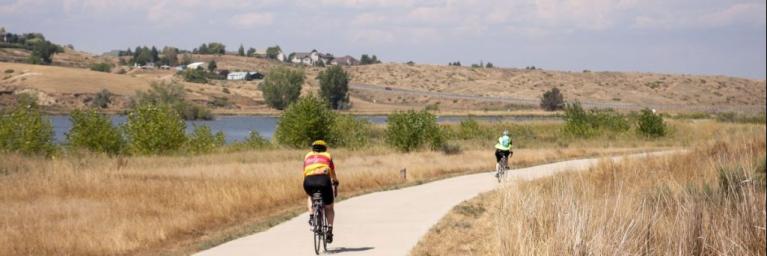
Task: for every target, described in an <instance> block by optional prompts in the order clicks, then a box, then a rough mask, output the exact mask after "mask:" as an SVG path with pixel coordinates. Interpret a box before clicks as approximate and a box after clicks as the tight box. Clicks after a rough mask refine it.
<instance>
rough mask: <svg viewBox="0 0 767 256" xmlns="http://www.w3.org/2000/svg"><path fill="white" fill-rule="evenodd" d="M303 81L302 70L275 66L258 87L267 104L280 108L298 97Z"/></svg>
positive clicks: (283, 107)
mask: <svg viewBox="0 0 767 256" xmlns="http://www.w3.org/2000/svg"><path fill="white" fill-rule="evenodd" d="M303 83H304V72H303V71H302V70H291V69H288V68H285V67H277V68H273V69H272V70H271V71H270V72H269V74H268V75H267V76H266V78H264V81H263V82H261V85H260V86H259V88H260V89H261V91H262V92H263V95H264V100H266V104H267V105H269V106H271V107H273V108H276V109H279V110H282V109H285V108H286V107H287V106H288V105H290V103H293V102H294V101H296V100H297V99H298V96H299V95H300V94H301V85H302V84H303Z"/></svg>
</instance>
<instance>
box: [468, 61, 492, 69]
mask: <svg viewBox="0 0 767 256" xmlns="http://www.w3.org/2000/svg"><path fill="white" fill-rule="evenodd" d="M459 64H460V63H459ZM471 67H472V68H493V67H495V66H494V65H493V63H490V62H488V63H485V62H484V61H480V62H479V64H471Z"/></svg>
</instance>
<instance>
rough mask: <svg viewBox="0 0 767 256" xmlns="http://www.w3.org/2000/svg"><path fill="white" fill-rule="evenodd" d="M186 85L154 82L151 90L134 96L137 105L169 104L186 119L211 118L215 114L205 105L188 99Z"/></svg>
mask: <svg viewBox="0 0 767 256" xmlns="http://www.w3.org/2000/svg"><path fill="white" fill-rule="evenodd" d="M185 95H186V93H185V92H184V86H183V85H181V84H178V83H165V82H160V83H152V84H151V88H150V89H149V91H146V92H141V91H139V92H137V93H136V96H135V98H134V102H135V104H136V105H143V104H151V105H168V106H171V107H172V108H173V109H174V110H176V112H177V113H178V114H179V116H181V117H182V118H183V119H184V120H198V119H202V120H211V119H213V114H211V113H210V110H209V109H207V108H206V107H204V106H201V105H197V104H194V103H191V102H188V101H186V99H185V98H184V96H185Z"/></svg>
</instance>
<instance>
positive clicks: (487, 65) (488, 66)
mask: <svg viewBox="0 0 767 256" xmlns="http://www.w3.org/2000/svg"><path fill="white" fill-rule="evenodd" d="M493 67H494V66H493V63H490V62H488V63H487V64H485V68H493Z"/></svg>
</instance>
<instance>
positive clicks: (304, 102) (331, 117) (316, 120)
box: [275, 95, 336, 148]
mask: <svg viewBox="0 0 767 256" xmlns="http://www.w3.org/2000/svg"><path fill="white" fill-rule="evenodd" d="M334 121H335V113H333V111H331V110H330V108H329V106H328V104H327V103H326V102H324V101H322V100H321V99H320V98H318V97H316V96H314V95H309V96H305V97H301V98H300V99H299V100H298V101H296V102H295V103H293V104H291V105H290V106H288V108H287V109H285V111H284V112H283V113H282V116H281V117H280V120H279V121H278V122H277V130H276V131H275V138H276V140H277V142H278V143H280V144H283V145H288V146H291V147H296V148H301V147H307V146H309V145H310V144H311V143H312V141H314V140H319V139H322V140H327V141H328V143H331V144H334V143H335V142H336V141H334V140H333V138H332V130H333V123H334Z"/></svg>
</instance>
